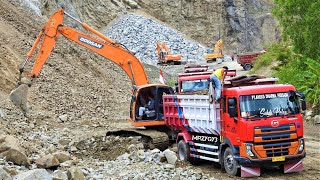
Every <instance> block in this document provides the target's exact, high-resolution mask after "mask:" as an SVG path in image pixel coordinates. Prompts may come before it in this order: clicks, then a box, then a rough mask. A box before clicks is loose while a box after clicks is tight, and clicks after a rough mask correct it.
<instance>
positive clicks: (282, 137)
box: [254, 124, 299, 158]
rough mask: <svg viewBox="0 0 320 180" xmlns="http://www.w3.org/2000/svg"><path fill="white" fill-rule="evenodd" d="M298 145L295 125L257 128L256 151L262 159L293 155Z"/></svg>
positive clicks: (255, 136)
mask: <svg viewBox="0 0 320 180" xmlns="http://www.w3.org/2000/svg"><path fill="white" fill-rule="evenodd" d="M298 145H299V142H298V136H297V131H296V127H295V125H294V124H285V125H281V126H279V127H271V126H256V127H255V129H254V150H255V151H256V153H257V154H258V155H259V156H260V157H261V158H268V157H275V156H285V155H293V154H294V152H295V151H296V149H297V147H298Z"/></svg>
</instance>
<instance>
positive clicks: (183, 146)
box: [178, 140, 199, 165]
mask: <svg viewBox="0 0 320 180" xmlns="http://www.w3.org/2000/svg"><path fill="white" fill-rule="evenodd" d="M178 157H179V159H180V160H181V161H189V162H190V163H191V164H193V165H196V164H199V160H198V159H196V158H193V157H190V147H189V145H188V144H187V143H185V142H184V140H180V141H179V143H178Z"/></svg>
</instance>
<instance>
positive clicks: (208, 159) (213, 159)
mask: <svg viewBox="0 0 320 180" xmlns="http://www.w3.org/2000/svg"><path fill="white" fill-rule="evenodd" d="M190 157H193V158H198V159H204V160H207V161H213V162H219V159H216V158H210V157H205V156H201V155H195V154H190Z"/></svg>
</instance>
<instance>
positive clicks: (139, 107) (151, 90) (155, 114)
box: [130, 84, 174, 127]
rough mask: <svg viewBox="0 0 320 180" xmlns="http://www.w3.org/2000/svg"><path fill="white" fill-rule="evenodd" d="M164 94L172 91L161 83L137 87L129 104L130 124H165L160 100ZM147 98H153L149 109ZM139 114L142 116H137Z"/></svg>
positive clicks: (137, 125)
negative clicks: (152, 104) (151, 106)
mask: <svg viewBox="0 0 320 180" xmlns="http://www.w3.org/2000/svg"><path fill="white" fill-rule="evenodd" d="M164 94H174V91H173V89H172V88H171V87H169V86H167V85H161V84H159V85H155V84H149V85H144V86H141V87H139V88H137V89H136V90H135V92H134V93H133V96H132V100H131V104H130V119H131V124H132V125H133V126H136V127H141V126H145V127H147V126H161V125H165V123H164V121H163V100H162V95H164ZM150 97H151V98H150ZM149 98H150V99H152V100H154V106H153V109H152V108H151V109H150V110H149V109H148V107H147V106H148V101H149V100H150V99H149ZM139 111H140V114H139ZM141 116H142V118H139V117H141Z"/></svg>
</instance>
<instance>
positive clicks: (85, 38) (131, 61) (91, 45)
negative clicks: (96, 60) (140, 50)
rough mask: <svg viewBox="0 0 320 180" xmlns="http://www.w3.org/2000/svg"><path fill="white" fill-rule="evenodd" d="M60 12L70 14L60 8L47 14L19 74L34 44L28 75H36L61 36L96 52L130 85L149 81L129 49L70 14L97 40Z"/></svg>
mask: <svg viewBox="0 0 320 180" xmlns="http://www.w3.org/2000/svg"><path fill="white" fill-rule="evenodd" d="M64 15H67V16H70V15H68V14H67V13H65V12H64V10H58V11H56V12H55V13H54V14H53V15H52V16H51V17H50V19H49V20H48V22H47V24H45V26H44V27H43V29H42V31H41V32H40V33H39V35H38V37H37V39H36V41H35V43H34V44H33V46H32V48H31V50H30V52H29V53H28V55H27V59H26V60H25V62H24V63H23V65H22V67H21V69H20V72H21V73H22V72H23V70H24V67H25V65H26V64H27V62H28V60H29V59H30V58H31V57H32V55H33V53H34V51H35V49H36V47H37V45H38V44H39V43H40V48H39V51H38V54H37V56H36V59H35V63H34V65H33V69H32V72H31V75H32V77H34V78H36V77H37V76H38V75H39V74H40V71H41V69H42V67H43V65H44V64H45V62H46V61H47V59H48V56H49V55H50V53H51V51H52V49H53V48H54V46H55V44H56V40H57V37H59V36H60V35H63V36H64V37H66V38H67V39H70V40H72V41H74V42H76V43H78V44H80V45H82V46H84V47H86V48H88V49H90V50H92V51H94V52H96V53H98V54H100V55H101V56H103V57H105V58H107V59H109V60H110V61H112V62H114V63H115V64H117V65H118V66H120V67H121V68H122V69H123V70H124V71H125V72H126V74H127V75H128V77H129V78H130V79H131V81H132V84H133V85H135V86H141V85H145V84H148V83H149V81H148V77H147V75H146V73H145V71H144V68H143V65H142V64H141V62H140V61H139V59H137V58H136V57H135V56H134V55H133V54H132V53H131V52H130V51H129V50H127V49H126V48H125V47H123V46H122V45H120V44H118V43H116V42H115V41H113V40H111V39H109V38H108V37H106V36H104V35H103V34H101V33H100V32H98V31H96V30H94V29H93V28H91V27H90V26H88V25H87V24H85V23H82V22H80V21H79V20H77V19H75V18H74V17H72V16H70V17H71V18H72V19H75V20H76V21H77V22H79V23H80V24H81V25H82V27H83V28H84V29H86V30H88V31H90V32H91V33H93V34H95V35H96V36H98V37H99V38H100V39H98V38H96V37H94V36H91V35H88V34H84V33H81V32H79V31H77V30H75V29H73V28H71V27H69V26H66V25H64V24H63V18H64Z"/></svg>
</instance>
